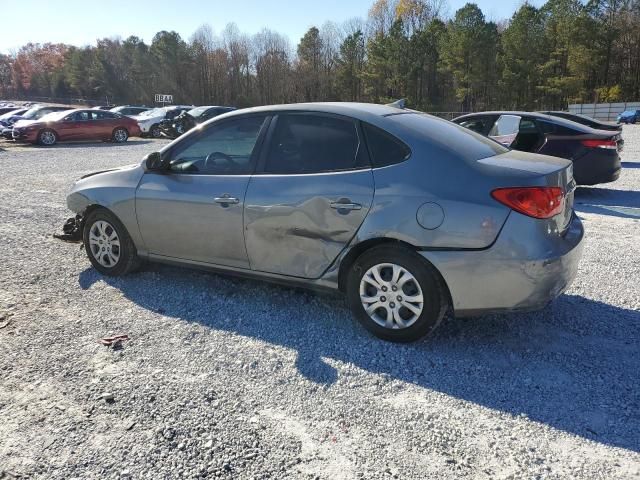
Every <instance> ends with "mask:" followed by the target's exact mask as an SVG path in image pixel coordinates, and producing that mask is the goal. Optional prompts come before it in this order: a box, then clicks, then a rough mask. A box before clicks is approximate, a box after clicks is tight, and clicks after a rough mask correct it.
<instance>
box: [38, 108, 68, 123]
mask: <svg viewBox="0 0 640 480" xmlns="http://www.w3.org/2000/svg"><path fill="white" fill-rule="evenodd" d="M67 113H69V110H63V111H62V112H50V113H47V114H46V115H44V116H43V117H42V118H40V121H41V122H56V121H58V120H60V119H62V118H63V117H65V116H66V115H67Z"/></svg>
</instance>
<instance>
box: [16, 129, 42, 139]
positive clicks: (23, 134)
mask: <svg viewBox="0 0 640 480" xmlns="http://www.w3.org/2000/svg"><path fill="white" fill-rule="evenodd" d="M37 134H38V132H36V131H29V130H24V129H20V128H14V129H13V131H12V132H11V135H12V138H13V139H14V140H15V141H16V142H35V141H36V137H37Z"/></svg>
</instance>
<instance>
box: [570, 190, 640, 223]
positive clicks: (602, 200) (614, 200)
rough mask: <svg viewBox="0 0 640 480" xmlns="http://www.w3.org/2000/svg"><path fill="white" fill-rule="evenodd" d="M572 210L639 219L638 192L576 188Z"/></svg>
mask: <svg viewBox="0 0 640 480" xmlns="http://www.w3.org/2000/svg"><path fill="white" fill-rule="evenodd" d="M574 208H575V209H576V210H577V211H578V212H585V213H596V214H600V215H610V216H614V217H620V218H640V192H637V191H633V190H615V189H611V188H597V187H578V188H577V189H576V193H575V200H574Z"/></svg>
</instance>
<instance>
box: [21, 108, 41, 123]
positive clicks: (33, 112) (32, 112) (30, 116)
mask: <svg viewBox="0 0 640 480" xmlns="http://www.w3.org/2000/svg"><path fill="white" fill-rule="evenodd" d="M41 111H42V108H41V107H35V108H31V109H29V110H27V111H26V112H25V113H24V114H23V115H22V117H23V118H25V119H27V120H37V119H38V118H40V117H41V116H42V115H44V113H40V112H41ZM38 113H40V115H38Z"/></svg>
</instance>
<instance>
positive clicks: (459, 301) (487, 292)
mask: <svg viewBox="0 0 640 480" xmlns="http://www.w3.org/2000/svg"><path fill="white" fill-rule="evenodd" d="M550 225H551V224H550V222H546V221H541V220H533V219H531V218H528V217H525V216H524V215H520V214H518V213H515V212H512V213H511V214H510V215H509V218H508V219H507V221H506V222H505V225H504V227H503V230H502V232H501V233H500V235H499V237H498V239H497V240H496V242H495V243H494V244H493V246H491V247H490V248H488V249H486V250H480V251H450V252H444V251H423V252H421V254H422V255H423V256H424V257H425V258H426V259H427V260H428V261H430V262H431V263H432V264H434V266H435V267H436V268H437V269H438V270H439V271H440V273H441V274H442V276H443V278H444V280H445V282H446V284H447V286H448V288H449V292H450V294H451V300H452V303H453V309H454V311H455V314H456V315H460V316H469V315H479V314H485V313H497V312H517V311H531V310H539V309H541V308H543V307H545V306H546V305H547V304H548V303H549V302H551V301H552V300H553V299H554V298H556V297H558V296H559V295H560V294H562V293H563V292H564V291H565V290H566V289H567V288H568V287H569V285H570V284H571V282H572V281H573V279H574V278H575V276H576V273H577V271H578V264H579V261H580V258H581V256H582V239H583V236H584V229H583V227H582V222H581V221H580V219H579V218H578V217H577V216H576V215H575V214H574V215H573V217H572V220H571V223H570V225H569V227H568V228H567V230H566V231H565V232H564V234H562V235H561V234H559V233H551V234H550V233H549V232H548V228H550Z"/></svg>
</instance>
